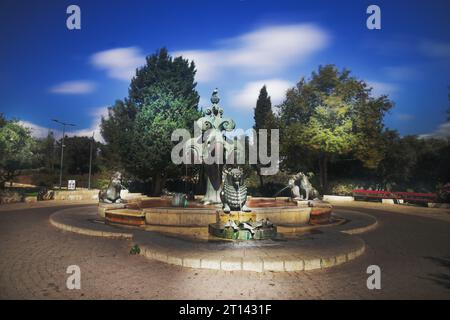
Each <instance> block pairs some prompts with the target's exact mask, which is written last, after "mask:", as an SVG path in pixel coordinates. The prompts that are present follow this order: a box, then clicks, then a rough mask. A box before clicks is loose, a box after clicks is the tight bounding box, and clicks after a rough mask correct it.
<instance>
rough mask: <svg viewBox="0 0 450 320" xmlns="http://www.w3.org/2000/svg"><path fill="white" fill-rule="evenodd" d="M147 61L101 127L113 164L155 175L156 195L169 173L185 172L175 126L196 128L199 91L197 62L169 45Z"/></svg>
mask: <svg viewBox="0 0 450 320" xmlns="http://www.w3.org/2000/svg"><path fill="white" fill-rule="evenodd" d="M146 62H147V63H146V65H145V66H143V67H142V68H140V69H138V70H137V71H136V76H135V77H134V78H133V79H132V80H131V84H130V89H129V96H128V98H126V99H124V100H123V101H121V100H118V101H116V103H115V104H114V106H113V107H111V108H109V117H108V118H107V119H102V124H101V131H102V135H103V138H104V139H105V141H106V143H107V145H106V146H105V148H104V154H105V158H107V159H109V167H110V168H115V169H125V170H126V171H127V172H128V173H130V174H132V175H133V176H134V177H136V178H138V179H139V180H141V181H143V182H148V181H150V180H151V181H152V185H153V194H160V192H161V189H162V188H163V187H164V184H165V181H166V179H167V178H170V177H174V176H180V172H179V170H180V168H177V167H175V166H174V165H172V162H171V159H170V153H171V150H172V147H173V143H172V142H171V140H170V137H171V134H172V131H173V130H174V129H177V128H192V127H193V121H194V120H196V119H197V118H198V117H200V113H199V112H198V110H197V105H198V100H199V96H198V93H197V92H196V90H195V86H196V83H195V82H194V77H195V72H196V71H195V65H194V63H193V62H191V63H189V62H188V61H187V60H186V59H183V58H182V57H177V58H172V57H170V56H169V55H168V53H167V49H165V48H163V49H161V50H159V51H157V52H156V53H155V54H153V55H150V56H148V57H147V59H146Z"/></svg>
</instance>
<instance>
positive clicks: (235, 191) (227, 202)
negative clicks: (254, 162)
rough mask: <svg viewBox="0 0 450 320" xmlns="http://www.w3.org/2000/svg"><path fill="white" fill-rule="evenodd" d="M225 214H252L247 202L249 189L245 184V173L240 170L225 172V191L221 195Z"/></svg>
mask: <svg viewBox="0 0 450 320" xmlns="http://www.w3.org/2000/svg"><path fill="white" fill-rule="evenodd" d="M221 196H222V197H221V198H222V199H221V200H222V204H223V212H225V213H230V211H231V210H233V211H243V212H250V211H251V210H250V208H249V207H247V205H246V204H245V203H246V202H247V187H246V186H245V183H244V173H243V171H242V170H241V169H239V168H234V169H231V170H226V169H225V170H224V174H223V191H222V193H221Z"/></svg>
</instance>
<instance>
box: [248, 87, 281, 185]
mask: <svg viewBox="0 0 450 320" xmlns="http://www.w3.org/2000/svg"><path fill="white" fill-rule="evenodd" d="M253 118H254V119H255V125H254V126H253V128H254V129H255V130H256V132H257V134H258V135H259V132H258V130H259V129H267V142H268V143H270V129H275V128H277V121H276V117H275V115H274V114H273V112H272V101H271V100H270V96H269V94H268V93H267V88H266V86H265V85H264V86H263V87H262V88H261V90H260V91H259V96H258V100H257V101H256V107H255V114H254V117H253ZM268 148H269V150H268V151H269V152H270V145H269V146H268ZM255 169H256V172H257V174H258V176H259V183H260V187H261V188H262V187H263V186H264V180H263V176H262V175H261V165H259V164H258V165H256V166H255Z"/></svg>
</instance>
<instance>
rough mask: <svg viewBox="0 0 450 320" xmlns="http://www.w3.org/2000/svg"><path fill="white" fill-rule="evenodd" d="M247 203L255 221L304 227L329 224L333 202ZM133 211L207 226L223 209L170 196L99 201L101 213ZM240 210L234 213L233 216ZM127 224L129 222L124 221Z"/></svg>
mask: <svg viewBox="0 0 450 320" xmlns="http://www.w3.org/2000/svg"><path fill="white" fill-rule="evenodd" d="M247 205H248V206H249V207H250V208H251V209H252V212H253V213H254V214H256V220H261V219H269V220H270V221H272V223H274V224H276V225H280V226H283V225H287V226H302V225H307V224H322V223H327V222H328V221H329V220H330V217H331V210H332V208H331V205H330V204H329V203H327V202H322V201H292V200H290V199H289V198H287V197H279V198H260V197H249V198H248V200H247ZM132 211H134V212H135V214H136V215H139V216H142V218H143V220H144V219H145V224H147V225H153V226H177V227H207V226H208V225H209V224H211V223H215V222H217V221H218V216H219V215H220V214H221V213H222V214H223V211H222V209H221V207H220V206H219V207H218V206H215V205H207V206H205V205H203V204H201V203H200V202H199V201H190V202H189V205H188V206H187V207H173V206H172V205H171V199H170V198H164V197H161V198H159V197H158V198H145V199H138V200H136V201H132V202H129V203H127V204H117V205H115V204H99V214H100V216H102V217H103V218H104V217H105V215H106V216H113V215H114V216H121V213H122V212H123V213H124V216H125V217H126V216H129V215H130V213H132ZM233 214H237V212H231V215H233ZM125 224H126V222H125Z"/></svg>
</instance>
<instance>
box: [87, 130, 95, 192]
mask: <svg viewBox="0 0 450 320" xmlns="http://www.w3.org/2000/svg"><path fill="white" fill-rule="evenodd" d="M93 142H94V132H92V139H91V143H90V148H89V180H88V189H91V172H92V145H93Z"/></svg>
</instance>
